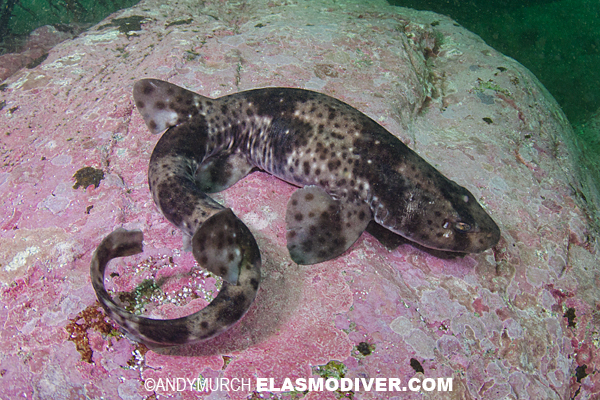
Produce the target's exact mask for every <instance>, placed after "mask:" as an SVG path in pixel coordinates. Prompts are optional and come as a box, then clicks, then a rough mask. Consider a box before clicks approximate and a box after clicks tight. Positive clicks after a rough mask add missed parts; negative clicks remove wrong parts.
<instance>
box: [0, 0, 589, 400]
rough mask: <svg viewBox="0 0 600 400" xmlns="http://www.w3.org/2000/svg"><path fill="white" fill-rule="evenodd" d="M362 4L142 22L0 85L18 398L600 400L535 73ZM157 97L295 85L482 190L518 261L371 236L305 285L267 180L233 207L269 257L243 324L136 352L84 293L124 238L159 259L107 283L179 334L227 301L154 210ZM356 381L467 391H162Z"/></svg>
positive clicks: (82, 40) (138, 13) (556, 134)
mask: <svg viewBox="0 0 600 400" xmlns="http://www.w3.org/2000/svg"><path fill="white" fill-rule="evenodd" d="M362 3H363V2H360V1H351V0H347V1H335V0H323V1H320V2H304V1H293V0H284V1H264V0H256V1H248V2H235V3H233V2H224V1H215V2H210V1H207V2H203V3H199V2H196V1H187V0H182V1H179V2H176V3H175V2H159V1H145V2H142V3H140V4H138V5H137V6H135V7H133V8H131V9H127V10H123V11H121V12H119V13H116V14H114V15H113V16H111V17H110V18H109V19H107V20H105V21H103V22H101V23H99V24H98V25H97V26H95V27H93V28H91V29H90V30H89V31H87V32H84V33H82V34H80V35H79V36H78V37H76V38H74V39H72V40H69V41H66V42H63V43H61V44H59V45H57V46H56V47H54V48H53V49H52V51H50V54H49V56H48V57H47V58H46V59H45V60H44V61H43V62H42V63H41V64H40V65H37V66H34V67H32V68H29V69H23V70H20V71H18V72H17V73H16V74H14V75H12V76H11V77H10V78H9V79H8V80H6V81H5V82H4V83H3V84H2V86H0V88H1V90H2V92H0V96H1V97H0V127H1V128H2V132H0V133H1V149H2V167H1V170H0V215H1V228H2V229H1V231H0V264H1V265H0V282H1V285H2V286H1V291H0V302H1V303H0V305H1V307H0V326H1V327H2V330H1V331H0V398H2V399H12V398H39V399H70V398H84V397H85V398H111V399H116V398H122V399H146V398H151V399H152V398H158V399H162V398H184V399H187V398H198V397H203V398H207V399H244V398H248V397H251V398H272V397H273V398H279V397H282V398H306V399H335V398H355V399H381V398H398V399H420V398H431V399H436V398H439V399H441V398H443V399H448V398H452V399H570V398H575V399H592V398H597V396H598V395H599V394H598V393H599V392H600V383H599V382H598V381H599V379H600V376H599V374H598V367H597V365H596V363H597V362H598V361H597V359H596V357H597V356H598V354H599V352H598V346H600V343H599V342H598V340H599V339H598V333H599V331H600V315H599V311H598V309H599V308H598V307H599V306H600V290H599V288H598V286H599V283H600V274H599V272H598V268H599V267H598V265H599V264H600V263H599V258H600V257H599V256H598V250H599V249H598V247H599V242H598V237H597V236H595V235H594V233H593V232H592V230H591V229H589V224H588V215H587V214H588V211H587V210H586V209H585V208H582V205H581V204H583V203H580V201H579V200H578V198H579V197H578V194H577V190H576V188H577V187H578V186H577V184H576V180H575V177H574V174H575V172H574V171H576V170H577V165H576V164H575V161H574V160H575V158H574V157H573V155H572V154H571V152H570V146H569V145H568V143H570V141H571V137H572V135H573V133H572V131H571V128H570V126H569V124H568V123H567V121H566V119H565V117H564V115H563V114H562V112H561V111H560V109H559V107H558V106H557V104H556V102H555V101H554V100H553V99H552V98H551V97H550V95H549V94H548V93H547V92H546V90H545V89H544V88H543V87H541V85H540V84H539V83H538V81H537V79H536V78H535V77H534V76H533V75H532V74H531V73H530V72H528V71H527V70H526V69H525V68H523V67H522V66H520V65H519V64H518V63H517V62H515V61H514V60H512V59H510V58H507V57H504V56H503V55H502V54H499V53H498V52H497V51H495V50H493V49H492V48H490V47H488V46H486V45H485V43H483V42H482V41H481V40H480V39H479V38H478V37H477V36H476V35H474V34H472V33H470V32H468V31H466V30H464V29H463V28H461V27H460V26H458V24H456V23H454V22H453V21H452V20H450V19H448V18H446V17H443V16H440V15H436V14H433V13H429V12H416V11H411V10H408V9H401V8H395V7H391V6H388V5H387V4H386V3H385V2H384V1H380V2H371V3H369V5H368V7H367V6H365V5H363V4H362ZM116 19H118V20H116ZM142 77H156V78H160V79H165V80H169V81H171V82H173V83H176V84H178V85H182V86H185V87H187V88H189V89H191V90H194V91H197V92H199V93H201V94H203V95H207V96H213V97H218V96H222V95H225V94H228V93H234V92H236V91H239V90H243V89H251V88H258V87H265V86H288V87H300V88H306V89H313V90H318V91H321V92H323V93H326V94H329V95H331V96H334V97H337V98H339V99H341V100H343V101H346V102H347V103H350V104H351V105H353V106H355V107H356V108H358V109H359V110H361V111H363V112H365V113H366V114H368V115H369V116H371V117H372V118H374V119H375V120H376V121H378V122H379V123H381V124H382V125H383V126H385V127H386V128H387V129H388V130H389V131H391V132H393V133H395V134H396V135H398V137H400V138H401V139H402V140H403V141H404V142H405V143H407V144H408V145H409V146H410V147H411V148H413V149H414V150H415V151H417V152H418V153H419V154H420V155H421V156H422V157H424V158H425V159H427V160H428V161H429V162H430V163H432V164H433V165H435V166H436V167H437V168H438V169H439V170H440V171H442V172H443V173H444V174H445V175H446V176H448V177H449V178H451V179H453V180H455V181H457V182H458V183H459V184H461V185H463V186H465V187H466V188H468V189H469V190H470V191H471V192H472V193H473V194H474V195H475V197H476V198H477V199H478V200H479V201H480V202H481V203H482V204H483V205H484V207H485V208H486V210H487V211H488V212H489V213H490V215H492V217H493V218H494V219H495V220H496V222H497V223H498V225H499V226H500V228H501V230H502V238H501V240H500V243H499V244H498V245H497V246H495V247H494V248H493V249H490V250H488V251H486V252H484V253H482V254H474V255H468V256H466V257H464V258H457V259H441V258H437V257H435V256H433V255H430V254H428V253H425V252H423V251H421V250H418V249H417V248H415V247H413V246H411V245H409V244H405V245H402V246H400V247H399V248H398V249H396V250H394V251H388V250H386V248H385V247H383V246H382V245H381V244H380V243H379V242H378V241H376V240H375V239H374V238H373V237H371V236H370V235H368V234H364V235H363V236H362V237H361V238H360V239H359V241H358V242H357V243H356V244H355V245H354V246H352V247H351V249H350V250H349V251H347V252H346V253H345V254H344V255H343V256H341V257H339V258H337V259H335V260H333V261H330V262H325V263H321V264H317V265H313V266H298V265H296V264H295V263H293V262H292V261H291V260H290V258H289V255H288V253H287V249H286V246H285V225H284V216H285V206H286V203H287V199H288V198H289V196H290V195H291V193H292V192H293V190H294V188H293V187H291V186H290V185H288V184H286V183H284V182H281V181H279V180H278V179H276V178H274V177H271V176H269V175H267V174H264V173H254V174H252V175H250V176H249V177H247V178H245V179H244V180H242V181H241V182H239V183H238V184H236V185H235V186H234V187H232V188H230V189H228V190H226V191H225V192H222V193H219V194H217V195H215V198H216V199H218V200H219V201H221V202H222V203H223V204H225V205H226V206H228V207H231V208H232V209H233V210H234V211H235V213H236V214H237V215H238V216H239V217H240V218H241V219H242V220H243V221H244V222H245V223H246V224H247V225H248V226H249V228H250V229H251V230H252V232H253V233H254V235H255V237H256V239H257V241H258V245H259V247H260V249H261V254H262V259H263V281H262V285H261V288H260V291H259V293H258V297H257V299H256V301H255V303H254V305H253V306H252V308H251V309H250V311H249V312H248V314H247V315H246V316H245V317H244V318H243V319H242V320H241V321H240V322H239V323H238V324H237V325H236V326H235V327H234V328H232V329H231V330H230V331H228V332H226V333H225V334H223V335H221V336H219V337H217V338H215V339H212V340H209V341H207V342H204V343H201V344H198V345H193V346H187V347H184V348H178V349H171V350H169V351H165V350H156V351H155V350H149V349H147V348H146V347H144V346H141V345H138V344H136V343H135V342H131V341H130V340H129V339H127V338H125V337H123V336H122V335H120V334H119V333H118V332H117V331H116V330H115V327H114V326H113V325H111V324H110V323H109V321H108V320H106V319H105V318H104V315H103V312H102V311H101V308H100V307H99V305H98V303H97V302H96V298H95V294H94V291H93V289H92V286H91V284H90V279H89V265H90V259H91V256H92V253H93V251H94V250H95V248H96V246H97V245H98V244H99V242H100V241H101V240H102V238H103V237H104V236H106V235H107V234H108V233H109V232H111V231H112V230H114V229H115V228H117V227H121V226H123V227H125V228H129V229H130V228H139V229H141V230H142V231H144V233H145V252H144V253H143V254H142V255H140V256H139V257H133V258H132V259H130V260H126V261H124V262H116V263H115V265H114V266H111V267H110V268H111V269H110V271H109V272H110V275H111V277H112V279H110V281H111V284H110V285H109V286H110V288H111V289H113V290H115V291H131V292H132V294H131V295H130V296H129V297H125V296H121V297H123V298H126V299H129V302H133V303H134V304H135V305H137V306H138V307H142V308H144V306H145V309H146V310H148V313H149V314H150V315H154V316H161V317H167V318H168V317H174V316H181V315H185V314H187V313H189V312H191V311H193V310H196V309H198V308H199V307H202V306H203V305H205V304H206V301H207V299H209V300H210V297H211V296H212V295H214V291H215V290H216V288H217V286H215V282H214V279H212V278H210V277H206V276H205V275H203V274H201V273H199V272H198V271H196V270H192V271H191V272H190V270H191V269H192V268H193V267H194V262H193V259H192V257H191V255H190V254H189V253H181V252H180V251H179V250H178V249H180V248H181V244H182V237H181V233H180V232H178V231H177V230H176V229H175V228H174V227H173V226H172V225H170V224H169V223H168V222H167V221H166V220H165V219H164V217H163V216H162V215H161V214H160V213H159V212H158V210H157V209H156V207H155V205H154V203H153V202H152V198H151V195H150V193H149V191H148V185H147V183H146V170H147V165H148V160H149V157H150V153H151V151H152V149H153V146H154V144H155V143H156V141H157V140H158V136H152V135H151V134H149V133H148V131H147V129H146V127H145V125H144V124H143V121H142V119H141V117H140V116H139V114H138V113H137V112H136V110H135V108H134V104H133V100H132V96H131V89H132V85H133V83H134V82H135V80H136V79H139V78H142ZM75 177H76V178H75ZM202 282H204V283H205V285H206V286H204V288H200V287H198V284H200V283H202ZM158 286H160V289H158V288H157V287H158ZM146 302H148V303H146ZM179 304H187V305H184V306H182V307H177V305H179ZM342 375H343V376H344V377H346V378H351V379H352V380H354V379H355V378H365V379H368V378H399V379H400V380H401V382H402V383H403V386H404V385H405V384H406V383H407V382H408V380H409V379H410V378H413V377H417V378H420V379H425V378H434V379H437V378H447V377H451V378H453V392H452V393H446V392H436V391H425V390H421V391H419V392H411V391H405V392H400V393H397V392H376V391H363V390H358V391H354V392H352V393H350V392H339V391H338V392H328V391H324V392H307V393H304V392H302V391H299V392H289V393H285V394H281V393H269V392H262V393H255V392H254V390H253V388H242V390H231V388H230V390H229V391H226V390H225V391H219V390H215V391H212V392H209V393H198V392H196V391H193V390H190V388H189V387H187V388H186V390H183V391H177V390H164V389H162V388H160V387H158V388H156V387H151V389H155V390H150V391H149V390H147V389H148V388H150V386H148V384H149V382H159V381H161V380H163V381H164V380H166V379H167V378H168V379H177V378H188V379H194V378H198V377H199V376H202V377H204V378H229V379H234V378H235V379H252V380H255V379H256V378H273V379H274V382H275V384H276V386H278V385H281V383H283V381H284V378H286V377H287V378H293V379H294V378H299V377H300V378H309V377H319V376H321V377H330V376H334V377H341V376H342Z"/></svg>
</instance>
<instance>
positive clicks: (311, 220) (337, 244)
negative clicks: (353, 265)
mask: <svg viewBox="0 0 600 400" xmlns="http://www.w3.org/2000/svg"><path fill="white" fill-rule="evenodd" d="M371 219H372V214H371V210H370V209H369V206H368V205H367V204H366V203H363V204H354V203H344V202H342V201H339V200H334V199H333V198H332V197H331V196H330V195H329V194H328V193H327V192H326V191H325V190H323V189H321V188H319V187H317V186H306V187H304V188H303V189H298V190H297V191H296V192H294V194H293V195H292V197H291V198H290V201H289V202H288V205H287V212H286V217H285V222H286V227H287V234H286V237H287V247H288V250H289V252H290V257H291V258H292V260H294V261H295V262H296V263H298V264H316V263H320V262H323V261H327V260H330V259H332V258H335V257H337V256H339V255H340V254H342V253H343V252H344V251H346V250H347V249H348V248H349V247H350V246H351V245H352V244H353V243H354V242H355V241H356V240H357V239H358V238H359V237H360V235H361V233H362V232H363V231H364V230H365V228H366V227H367V225H368V223H369V221H371Z"/></svg>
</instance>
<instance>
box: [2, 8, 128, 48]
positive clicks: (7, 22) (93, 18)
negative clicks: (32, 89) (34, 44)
mask: <svg viewBox="0 0 600 400" xmlns="http://www.w3.org/2000/svg"><path fill="white" fill-rule="evenodd" d="M138 2H139V0H0V42H1V41H3V39H5V38H7V37H8V36H10V35H26V34H28V33H29V32H31V31H32V30H34V29H36V28H39V27H40V26H43V25H50V24H69V23H72V22H75V23H80V24H86V23H96V22H99V21H101V20H102V19H104V18H106V17H107V16H108V15H109V14H111V13H113V12H114V11H117V10H119V9H121V8H126V7H131V6H132V5H134V4H136V3H138Z"/></svg>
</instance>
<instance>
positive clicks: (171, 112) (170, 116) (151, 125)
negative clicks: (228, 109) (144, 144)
mask: <svg viewBox="0 0 600 400" xmlns="http://www.w3.org/2000/svg"><path fill="white" fill-rule="evenodd" d="M133 98H134V100H135V105H136V107H137V109H138V111H139V112H140V114H141V115H142V118H144V122H146V125H147V126H148V129H150V132H152V133H160V132H162V131H164V130H166V129H167V128H170V127H171V126H175V125H179V124H181V123H182V122H185V121H188V120H190V119H191V118H192V117H193V116H194V115H196V114H198V113H199V112H200V111H201V110H202V109H203V106H204V104H203V100H209V101H211V100H210V99H207V98H206V97H203V96H200V95H199V94H197V93H194V92H191V91H189V90H187V89H184V88H182V87H179V86H176V85H173V84H171V83H169V82H165V81H161V80H159V79H141V80H139V81H137V82H136V83H135V85H133Z"/></svg>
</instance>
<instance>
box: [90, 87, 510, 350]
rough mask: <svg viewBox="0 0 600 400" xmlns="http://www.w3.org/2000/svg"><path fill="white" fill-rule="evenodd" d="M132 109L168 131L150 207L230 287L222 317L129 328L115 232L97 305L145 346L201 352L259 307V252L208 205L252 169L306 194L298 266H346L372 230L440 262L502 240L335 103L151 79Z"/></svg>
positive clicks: (354, 113)
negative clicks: (111, 269) (121, 300)
mask: <svg viewBox="0 0 600 400" xmlns="http://www.w3.org/2000/svg"><path fill="white" fill-rule="evenodd" d="M134 99H135V102H136V106H137V108H138V110H139V112H140V113H141V115H142V117H143V118H144V121H145V122H146V125H147V126H148V128H149V130H150V131H151V132H152V133H159V132H162V131H165V130H167V129H168V130H167V132H166V133H164V134H163V136H162V137H161V139H160V140H159V141H158V143H157V145H156V147H155V149H154V151H153V153H152V156H151V158H150V165H149V171H148V182H149V186H150V190H151V192H152V195H153V198H154V201H155V203H156V204H157V206H158V208H159V209H160V210H161V212H162V213H163V214H164V216H165V217H166V218H167V219H168V220H169V221H171V222H172V223H173V224H174V225H175V226H177V227H178V228H180V229H181V230H182V231H183V232H184V235H185V236H187V237H190V238H191V245H192V251H193V254H194V257H195V258H196V260H197V261H198V263H199V264H200V265H201V266H203V267H204V268H206V269H208V270H210V271H211V272H213V273H215V274H217V275H219V276H221V277H223V279H224V280H225V283H226V284H225V285H224V290H222V291H221V292H220V293H219V295H218V296H217V298H216V299H215V300H214V301H213V303H215V302H216V303H218V304H220V305H221V308H219V309H218V310H214V308H215V307H213V310H212V311H214V312H212V313H210V312H209V313H205V314H201V313H202V312H203V311H204V310H201V311H200V312H199V313H196V314H193V315H190V316H188V317H185V318H186V320H184V321H181V322H180V327H179V328H178V329H179V330H177V329H175V328H174V325H172V324H171V325H170V326H169V323H170V321H175V320H151V321H157V322H152V323H149V325H148V326H149V327H151V328H147V327H145V325H144V324H143V323H142V322H140V321H145V320H144V317H135V318H132V317H134V316H132V315H131V314H128V313H127V312H126V311H124V310H122V309H121V308H119V307H118V306H116V304H114V302H112V300H111V299H110V296H108V294H107V293H106V291H105V290H104V284H103V273H104V268H105V266H106V263H107V262H108V261H109V260H110V259H111V258H114V257H119V256H124V255H127V254H131V252H128V251H127V250H123V249H124V248H128V246H127V245H125V246H121V247H120V248H119V244H120V243H121V244H123V243H129V242H128V240H130V238H133V237H134V236H128V235H134V233H130V232H123V231H122V230H121V231H119V232H117V231H115V232H113V234H111V235H116V236H115V237H112V238H109V237H107V239H105V242H106V243H105V242H103V245H101V246H100V247H99V248H98V250H97V252H96V255H95V257H94V260H95V261H98V260H100V259H101V260H102V262H100V261H98V262H97V268H96V269H94V264H92V282H93V283H94V287H95V289H96V292H97V293H99V292H102V290H104V292H103V293H102V296H100V294H99V295H98V297H99V299H100V301H101V303H102V304H103V305H104V306H105V309H107V312H109V314H111V316H112V317H113V318H114V319H116V320H117V322H118V323H119V324H120V325H121V326H122V327H123V329H124V330H125V331H126V332H128V333H129V334H130V336H132V337H133V338H135V339H137V340H140V341H143V342H146V343H150V344H158V345H169V344H182V343H191V342H195V341H198V340H203V339H206V338H209V337H212V336H215V335H216V334H218V333H220V332H222V331H224V330H225V329H227V328H228V327H229V326H231V325H233V324H234V323H235V322H236V321H237V320H239V318H241V317H242V316H243V314H244V313H245V311H246V310H247V309H248V307H249V306H250V305H251V303H252V301H253V300H254V297H255V295H256V292H257V290H258V286H259V281H260V252H259V251H258V247H257V245H256V242H255V240H254V237H253V236H252V234H251V233H250V231H249V230H248V228H247V227H246V226H245V225H244V224H243V222H242V221H241V220H239V219H238V218H237V217H236V216H235V215H234V214H233V212H232V211H231V210H230V209H225V208H224V207H223V206H221V205H220V204H218V203H216V202H215V201H214V200H213V199H212V198H211V197H210V196H209V195H208V194H209V193H212V192H218V191H221V190H223V189H225V188H227V187H229V186H231V185H233V184H234V183H235V182H237V181H238V180H239V179H241V178H243V177H244V176H246V175H247V174H248V173H250V171H251V170H253V169H255V168H258V169H261V170H264V171H266V172H269V173H271V174H273V175H275V176H277V177H278V178H280V179H282V180H284V181H287V182H289V183H291V184H293V185H296V186H298V187H300V189H298V190H297V191H296V192H295V193H294V194H293V195H292V197H291V199H290V200H289V202H288V207H287V212H286V225H287V227H286V228H287V234H286V238H287V247H288V250H289V252H290V256H291V258H292V260H294V261H295V262H297V263H298V264H314V263H318V262H322V261H326V260H329V259H332V258H335V257H337V256H339V255H340V254H342V253H343V252H345V251H346V250H347V249H348V248H349V247H350V246H351V245H352V244H353V243H354V242H355V241H356V240H357V239H358V237H359V236H360V235H361V234H362V232H363V231H365V229H367V225H369V223H371V224H373V223H376V224H378V225H379V226H380V227H383V228H385V229H387V230H388V231H390V232H392V233H393V234H395V235H400V236H402V237H404V238H406V239H408V240H410V241H412V242H415V243H417V244H419V245H421V246H424V247H426V248H429V249H433V250H441V251H444V252H457V253H478V252H482V251H485V250H486V249H489V248H490V247H492V246H494V245H495V244H496V243H497V242H498V240H499V238H500V230H499V228H498V226H497V225H496V223H495V222H494V221H493V219H492V218H491V217H490V216H489V215H488V214H487V213H486V212H485V211H484V210H483V208H482V207H481V206H480V205H479V203H478V202H477V201H476V200H475V198H474V197H473V195H472V194H471V193H470V192H469V191H468V190H467V189H465V188H463V187H462V186H460V185H458V184H457V183H455V182H453V181H451V180H449V179H448V178H446V177H445V176H444V175H442V174H441V173H440V172H438V171H437V170H436V169H435V168H434V167H432V166H431V165H430V164H428V163H427V162H426V161H425V160H423V159H422V158H421V157H419V156H418V155H417V154H416V153H415V152H413V151H412V150H411V149H409V148H408V147H407V146H406V145H404V144H403V143H402V142H401V141H400V140H399V139H398V138H396V137H395V136H394V135H392V134H391V133H389V132H388V131H387V130H386V129H385V128H383V127H382V126H380V125H379V124H377V123H376V122H375V121H373V120H372V119H371V118H369V117H367V116H366V115H364V114H363V113H361V112H360V111H358V110H356V109H354V108H353V107H351V106H349V105H348V104H346V103H343V102H341V101H339V100H336V99H334V98H332V97H329V96H326V95H324V94H321V93H317V92H312V91H308V90H302V89H290V88H267V89H255V90H249V91H245V92H240V93H236V94H232V95H229V96H224V97H221V98H218V99H210V98H207V97H204V96H201V95H199V94H196V93H194V92H191V91H188V90H186V89H183V88H181V87H178V86H175V85H173V84H170V83H168V82H165V81H160V80H155V79H143V80H140V81H138V82H136V84H135V86H134ZM109 236H110V235H109ZM131 240H133V239H131ZM133 241H134V242H135V240H133ZM140 243H141V239H140ZM134 244H135V243H133V244H132V245H131V246H129V247H131V248H134V247H135V246H134ZM111 249H113V250H111ZM119 249H120V250H119ZM140 250H141V249H140ZM102 265H104V266H102ZM100 270H102V273H101V274H100V272H99V271H100ZM234 288H238V289H239V292H240V293H241V294H240V293H238V295H237V297H235V296H232V295H231V294H228V293H227V291H228V290H233V289H234ZM223 292H225V294H224V296H223V297H222V298H221V299H220V297H221V293H223ZM234 297H235V299H234ZM213 303H211V304H210V305H209V306H208V307H206V308H209V307H211V306H212V305H213ZM107 304H108V306H107ZM146 319H147V318H146ZM144 323H145V322H144ZM153 331H157V332H162V333H161V334H160V335H158V334H156V335H153V333H152V332H153Z"/></svg>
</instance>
